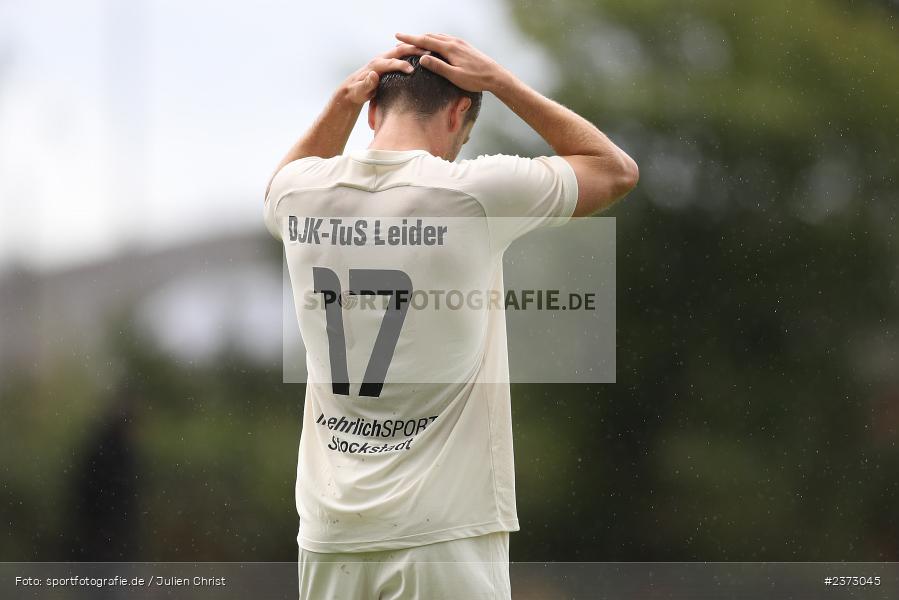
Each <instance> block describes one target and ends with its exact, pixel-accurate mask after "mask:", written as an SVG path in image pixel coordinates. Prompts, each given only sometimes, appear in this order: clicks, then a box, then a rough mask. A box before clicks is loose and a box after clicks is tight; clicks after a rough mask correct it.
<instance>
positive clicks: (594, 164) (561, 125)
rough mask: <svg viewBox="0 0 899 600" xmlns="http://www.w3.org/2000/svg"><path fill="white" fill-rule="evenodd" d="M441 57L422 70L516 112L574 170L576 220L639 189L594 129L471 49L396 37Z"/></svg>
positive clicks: (632, 166)
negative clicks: (483, 93) (490, 97)
mask: <svg viewBox="0 0 899 600" xmlns="http://www.w3.org/2000/svg"><path fill="white" fill-rule="evenodd" d="M396 37H397V39H399V40H400V41H401V42H403V43H407V44H414V45H416V46H419V47H421V48H424V49H426V50H432V51H434V52H438V53H440V54H441V55H442V56H444V57H445V58H446V60H447V62H444V61H441V60H439V59H437V58H434V57H431V56H423V57H422V60H421V64H422V65H423V66H424V67H426V68H428V69H431V70H432V71H434V72H435V73H437V74H439V75H442V76H444V77H446V78H447V79H449V80H450V81H452V82H453V83H455V84H456V85H458V86H459V87H461V88H462V89H465V90H469V91H489V92H492V93H493V94H494V95H495V96H496V97H497V98H499V99H500V100H501V101H502V102H503V103H504V104H505V105H506V106H508V107H509V108H510V109H511V110H512V111H514V112H515V114H517V115H518V116H519V117H521V118H522V120H523V121H524V122H525V123H527V124H528V125H529V126H530V127H531V128H532V129H533V130H534V131H536V132H537V133H538V134H539V135H540V136H541V137H542V138H543V139H544V140H546V142H547V143H548V144H549V145H550V146H551V147H552V148H553V150H555V152H556V154H558V155H559V156H561V157H562V158H564V159H565V160H566V161H568V162H569V163H570V164H571V166H572V167H573V168H574V172H575V175H576V176H577V181H578V202H577V207H576V208H575V211H574V216H578V217H580V216H586V215H590V214H593V213H595V212H599V211H601V210H603V209H605V208H607V207H608V206H609V205H610V204H612V203H613V202H615V201H616V200H618V199H619V198H621V197H623V196H624V195H626V194H627V193H628V192H629V191H631V190H632V189H633V188H634V186H636V185H637V180H638V178H639V170H638V168H637V163H635V162H634V160H633V159H632V158H631V157H630V156H628V155H627V153H625V152H624V150H622V149H621V148H619V147H618V146H616V145H615V144H614V143H613V142H612V141H611V140H610V139H609V138H608V137H607V136H606V135H605V134H604V133H603V132H601V131H600V130H599V129H597V128H596V127H595V126H594V125H593V124H592V123H590V122H589V121H587V120H586V119H584V118H583V117H581V116H580V115H578V114H577V113H575V112H574V111H572V110H569V109H568V108H565V107H564V106H562V105H561V104H559V103H558V102H555V101H553V100H550V99H549V98H546V97H545V96H543V95H542V94H540V93H539V92H537V91H536V90H534V89H532V88H531V87H529V86H528V85H526V84H525V83H524V82H523V81H521V80H520V79H518V78H517V77H516V76H515V75H513V74H512V73H511V72H509V71H508V70H507V69H505V68H503V67H502V66H500V65H499V64H498V63H496V61H494V60H492V59H491V58H489V57H488V56H486V55H485V54H483V53H482V52H480V51H478V50H477V49H476V48H473V47H472V46H471V45H470V44H468V43H467V42H465V41H464V40H461V39H459V38H455V37H452V36H449V35H445V34H440V33H437V34H427V35H407V34H397V36H396Z"/></svg>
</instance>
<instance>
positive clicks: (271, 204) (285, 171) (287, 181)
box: [263, 156, 322, 241]
mask: <svg viewBox="0 0 899 600" xmlns="http://www.w3.org/2000/svg"><path fill="white" fill-rule="evenodd" d="M321 160H322V159H321V158H319V157H317V156H308V157H306V158H301V159H299V160H295V161H293V162H290V163H287V164H286V165H284V166H283V167H281V169H280V170H279V171H278V172H277V173H275V177H274V178H273V179H272V185H271V187H270V188H269V190H268V194H266V196H265V205H264V208H263V220H264V221H265V227H266V229H268V232H269V233H270V234H272V236H273V237H274V238H275V239H276V240H279V241H280V240H281V222H280V219H279V218H278V205H279V204H280V202H281V199H282V198H283V197H284V196H285V195H287V194H289V193H290V191H291V190H293V189H296V188H299V187H303V185H304V183H305V178H304V175H307V174H308V173H309V171H310V170H311V169H312V168H313V167H314V166H315V165H316V164H318V163H319V162H320V161H321Z"/></svg>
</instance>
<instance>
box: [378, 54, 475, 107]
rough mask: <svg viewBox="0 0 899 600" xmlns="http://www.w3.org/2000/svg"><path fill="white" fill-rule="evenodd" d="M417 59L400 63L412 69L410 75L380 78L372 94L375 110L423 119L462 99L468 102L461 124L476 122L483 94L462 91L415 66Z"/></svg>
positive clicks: (442, 78)
mask: <svg viewBox="0 0 899 600" xmlns="http://www.w3.org/2000/svg"><path fill="white" fill-rule="evenodd" d="M431 55H432V56H433V57H434V58H437V59H439V60H446V59H445V58H443V57H442V56H441V55H439V54H437V53H436V52H432V53H431ZM420 58H421V57H419V56H417V55H414V54H413V55H410V56H403V57H402V58H401V59H400V60H405V61H406V62H408V63H409V64H410V65H412V66H413V67H414V68H415V70H414V71H412V72H411V73H403V72H400V71H391V72H390V73H385V74H384V75H382V76H381V79H380V81H379V82H378V90H377V92H375V101H376V102H377V104H378V106H380V107H381V109H383V110H384V111H389V110H390V109H391V108H394V107H399V108H400V109H401V110H410V111H414V112H415V113H416V114H417V115H418V116H420V117H422V118H427V117H430V116H432V115H433V114H435V113H436V112H437V111H439V110H440V109H441V108H443V107H445V106H446V105H447V104H449V103H450V102H454V101H456V100H458V99H459V98H462V97H466V98H470V99H471V108H469V109H468V112H467V114H466V117H465V122H466V123H468V122H471V121H474V120H475V119H476V118H478V112H480V110H481V96H483V94H482V93H481V92H469V91H466V90H463V89H462V88H460V87H459V86H457V85H456V84H454V83H453V82H451V81H450V80H449V79H447V78H445V77H443V76H442V75H438V74H437V73H435V72H433V71H431V70H429V69H426V68H425V67H422V66H421V65H420V64H419V59H420Z"/></svg>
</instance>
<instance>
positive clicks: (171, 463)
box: [0, 0, 899, 561]
mask: <svg viewBox="0 0 899 600" xmlns="http://www.w3.org/2000/svg"><path fill="white" fill-rule="evenodd" d="M471 10H472V11H473V12H472V14H468V15H462V17H461V18H464V19H469V20H474V19H476V17H477V12H476V11H477V8H471ZM502 10H503V11H505V12H503V13H502V14H503V15H505V17H503V18H505V19H507V20H508V23H509V24H510V27H512V28H514V29H515V30H516V31H517V32H518V35H520V36H521V37H522V39H523V40H524V43H525V44H526V45H528V46H531V47H533V48H535V49H538V50H539V51H540V52H541V53H542V56H544V57H545V60H546V61H547V64H548V65H550V69H549V72H548V79H547V81H548V83H547V85H546V86H545V87H544V91H546V92H547V93H549V94H550V95H551V96H552V97H553V98H555V99H557V100H558V101H560V102H562V103H564V104H565V105H567V106H569V107H571V108H572V109H574V110H575V111H577V112H579V113H581V114H583V115H585V116H586V117H587V118H589V119H590V120H591V121H593V122H594V123H596V124H597V126H599V127H600V128H601V129H603V130H604V131H606V132H607V133H608V134H609V135H610V137H612V139H613V140H615V141H616V142H617V143H619V144H620V145H621V146H622V147H623V148H624V149H625V150H626V151H627V152H628V153H629V154H630V155H631V156H633V157H634V158H635V159H636V161H637V162H638V164H639V165H640V167H641V181H640V185H639V186H638V188H637V189H636V190H635V191H634V192H633V193H632V194H631V195H630V196H629V197H628V198H627V199H625V200H624V201H622V202H621V203H619V204H618V205H616V206H615V207H613V209H611V210H610V211H609V212H608V213H606V215H607V216H614V217H617V228H618V268H617V272H618V282H617V285H618V303H617V306H618V378H617V383H616V384H609V385H595V386H587V385H525V384H519V385H513V389H512V397H513V418H514V422H515V426H514V427H515V450H516V472H517V485H518V509H519V516H520V519H521V527H522V530H521V532H519V533H516V534H514V535H513V537H512V545H511V548H512V559H513V560H516V561H539V560H555V561H676V560H686V561H692V560H703V561H719V560H720V561H840V560H846V561H896V560H899V511H897V510H896V508H897V506H899V447H897V440H899V361H897V351H899V339H897V326H899V303H897V300H899V295H897V283H896V282H897V257H899V255H897V248H896V245H895V236H894V233H895V232H896V231H897V223H896V206H897V200H899V188H897V183H896V176H897V173H899V168H897V132H899V80H897V73H899V37H897V31H896V16H897V13H899V5H897V4H896V3H894V2H890V1H886V0H884V1H874V0H869V1H867V2H864V1H859V2H849V1H841V0H817V1H809V2H792V1H774V0H759V1H757V2H751V3H729V2H716V1H711V0H705V1H702V0H697V1H692V2H672V1H666V2H662V1H658V0H624V1H611V0H610V1H603V2H586V1H578V0H569V1H566V2H524V1H522V2H512V3H511V4H507V5H505V6H504V7H503V8H502ZM434 28H435V29H439V27H437V26H436V25H435V26H434ZM448 32H449V33H459V34H460V35H461V34H462V33H464V32H457V31H448ZM391 33H392V31H391ZM387 35H388V36H389V34H387ZM470 41H471V42H472V43H473V44H475V45H480V44H479V42H480V41H481V40H479V39H478V38H477V37H475V36H474V35H472V37H471V39H470ZM259 52H260V53H261V51H259ZM361 58H362V57H360V60H361ZM331 70H333V71H334V72H335V74H334V77H335V81H337V80H339V78H340V77H342V76H343V73H344V70H343V69H342V65H335V66H333V68H332V69H331ZM297 73H299V70H298V71H297ZM0 74H2V71H0ZM290 76H295V75H294V74H291V75H290ZM296 76H298V75H296ZM0 81H2V77H0ZM0 97H2V96H0ZM324 98H325V96H324V95H319V96H316V97H315V98H314V100H315V102H314V103H319V104H320V103H321V102H323V101H324ZM487 108H488V111H487V112H485V115H491V114H493V115H496V118H487V119H485V118H482V119H481V122H480V123H479V124H478V125H477V127H476V128H475V132H474V138H475V142H473V143H476V144H477V150H478V151H479V152H504V153H511V154H514V153H518V154H521V155H526V154H530V155H538V154H541V153H544V152H546V147H545V146H543V145H541V143H539V140H534V139H533V137H528V136H527V135H526V133H525V134H522V132H521V130H520V129H514V128H509V127H507V126H506V124H507V123H508V122H509V119H508V116H505V117H501V116H499V115H500V113H501V109H500V108H499V107H497V106H493V107H492V108H490V107H487ZM491 110H492V111H493V112H492V113H491V112H489V111H491ZM311 115H314V112H313V113H311ZM305 122H308V118H307V120H306V121H299V122H291V124H290V126H289V127H286V129H288V130H290V132H289V133H287V134H285V133H284V132H283V131H282V132H281V137H280V138H278V139H275V140H274V143H275V146H276V147H278V148H281V146H284V147H285V148H286V146H287V145H288V144H289V143H290V141H291V138H292V137H295V136H296V135H298V134H299V133H300V131H301V129H302V127H303V126H304V123H305ZM249 126H250V127H251V126H252V125H251V124H250V125H249ZM285 135H286V136H287V137H285ZM280 151H283V149H282V150H279V152H280ZM239 152H243V153H252V152H253V148H241V149H239ZM278 158H279V155H278V154H277V153H273V154H271V155H270V156H268V157H267V160H268V162H270V163H271V166H274V164H275V163H276V162H277V159H278ZM235 160H236V161H237V160H239V153H238V155H237V156H236V158H235ZM265 176H267V173H265V174H263V175H262V176H261V179H260V180H259V182H258V183H259V185H260V187H261V186H262V185H263V181H264V178H265ZM147 177H150V176H147ZM8 200H9V202H8V203H7V202H4V205H3V206H4V208H5V209H8V208H9V206H10V205H11V203H12V202H13V200H12V199H11V198H9V199H8ZM240 201H242V202H247V203H251V204H252V203H257V202H258V204H257V205H254V206H253V210H254V211H256V208H257V207H258V208H259V210H258V213H259V214H258V217H257V219H258V220H257V221H254V222H252V223H251V224H250V225H251V227H252V231H250V232H248V233H247V232H245V231H244V232H237V233H235V232H230V233H228V232H226V233H225V235H224V237H222V238H221V239H219V238H209V239H205V238H204V239H202V240H200V241H194V240H188V241H189V243H186V244H181V245H178V244H175V245H172V246H171V247H167V248H165V249H162V250H159V249H140V250H127V251H125V250H122V251H120V252H116V253H114V254H112V255H109V256H106V257H103V258H99V259H97V260H93V261H88V262H85V263H84V264H81V265H79V266H76V267H65V268H62V267H60V268H55V269H38V268H31V267H28V266H13V267H8V268H7V269H6V270H5V271H4V274H3V275H2V278H0V395H2V399H0V517H2V518H0V521H2V528H0V560H4V561H24V560H43V561H50V560H97V561H99V560H122V561H128V560H146V561H157V560H168V561H186V560H203V561H247V560H253V561H278V560H282V561H289V560H295V556H296V542H295V535H296V526H297V520H296V519H297V517H296V512H295V508H294V497H293V492H294V488H293V485H294V479H295V468H296V451H297V444H298V437H299V430H300V417H301V414H302V399H303V389H302V386H301V385H286V384H282V383H281V365H280V337H279V336H280V333H279V330H278V327H279V326H280V310H281V296H280V277H281V259H280V249H279V247H278V246H277V244H276V243H275V242H274V241H272V240H270V239H268V238H267V237H266V236H265V234H264V231H263V229H262V226H261V206H260V205H261V197H259V198H257V197H256V196H252V195H251V194H250V195H248V196H247V197H246V198H241V200H240ZM253 214H256V212H254V213H253ZM4 218H5V220H6V221H7V225H10V227H12V228H14V227H16V225H14V224H12V223H13V221H12V218H13V215H12V213H11V212H10V213H7V216H5V217H4ZM7 231H8V230H7ZM185 277H187V278H189V279H190V283H189V284H183V283H181V284H177V282H178V281H179V278H181V280H183V279H184V278H185ZM172 282H176V283H172ZM198 282H199V283H198ZM185 285H186V286H187V287H186V288H185ZM179 286H180V287H179ZM191 286H193V287H191ZM197 286H199V287H197ZM185 289H186V290H187V291H185ZM198 290H199V291H198ZM247 290H250V291H249V292H248V291H247ZM253 293H256V294H257V295H256V296H254V295H253ZM247 294H249V295H247ZM208 297H214V298H215V299H216V302H217V303H214V306H216V307H217V306H219V305H220V304H221V302H225V303H226V307H227V306H231V307H232V308H233V306H235V305H239V306H238V308H237V309H235V310H238V312H239V314H241V315H243V316H242V317H240V319H237V321H236V322H235V319H233V318H232V317H231V316H229V315H231V314H232V313H229V312H228V311H227V310H224V309H222V310H223V312H222V313H221V315H219V316H218V317H216V318H213V319H211V320H210V317H209V314H210V311H212V310H213V309H212V308H208V307H207V306H206V304H205V303H204V299H205V298H208ZM98 298H102V299H98ZM148 298H149V300H148ZM241 298H244V299H245V300H246V302H245V303H244V304H241V303H240V302H241V300H240V299H241ZM229 302H231V304H228V303H229ZM234 303H236V304H234ZM245 306H251V308H250V309H247V310H244V309H243V308H241V307H245ZM215 310H218V308H216V309H215ZM241 310H244V312H240V311H241ZM216 314H218V313H216ZM265 314H268V315H269V316H270V315H275V316H276V327H275V328H274V329H271V328H269V329H266V328H265V327H263V326H262V325H259V323H262V322H263V321H265V318H264V315H265ZM222 315H224V316H222ZM260 315H262V316H260ZM241 319H242V320H241ZM198 322H202V323H207V325H206V326H205V327H206V328H205V329H202V330H201V333H202V332H205V333H203V335H213V334H214V336H213V337H215V339H216V340H218V343H217V344H216V345H213V346H210V347H205V346H204V347H199V348H195V347H192V346H191V344H192V343H193V342H192V340H193V341H194V342H195V341H196V340H195V339H194V338H195V334H194V331H195V330H194V329H192V326H193V325H195V324H196V323H198ZM173 323H174V325H173ZM159 330H162V331H163V334H159ZM209 332H212V334H210V333H209ZM260 332H262V333H263V334H265V335H262V337H263V338H264V339H267V340H268V344H269V346H270V347H268V350H265V351H257V349H256V347H255V346H252V344H256V343H258V342H259V340H258V338H259V337H260ZM266 332H267V333H266ZM196 335H200V334H199V333H198V334H196ZM254 336H255V337H254ZM558 342H559V343H562V342H563V341H562V340H559V341H558ZM185 348H187V350H185ZM210 348H212V349H210ZM272 348H273V350H272Z"/></svg>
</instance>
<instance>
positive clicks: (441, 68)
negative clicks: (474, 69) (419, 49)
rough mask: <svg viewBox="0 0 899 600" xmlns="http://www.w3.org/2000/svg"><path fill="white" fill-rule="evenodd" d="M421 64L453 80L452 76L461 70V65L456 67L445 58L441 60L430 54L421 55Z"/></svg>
mask: <svg viewBox="0 0 899 600" xmlns="http://www.w3.org/2000/svg"><path fill="white" fill-rule="evenodd" d="M420 63H421V66H423V67H424V68H426V69H428V70H429V71H433V72H434V73H437V74H438V75H441V76H443V77H446V78H447V79H450V80H452V76H453V75H454V74H456V73H457V72H458V71H461V69H460V68H459V67H454V66H452V65H451V64H449V63H448V62H446V61H444V60H440V59H439V58H436V57H434V56H431V55H430V54H426V55H424V56H422V57H421V61H420Z"/></svg>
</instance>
